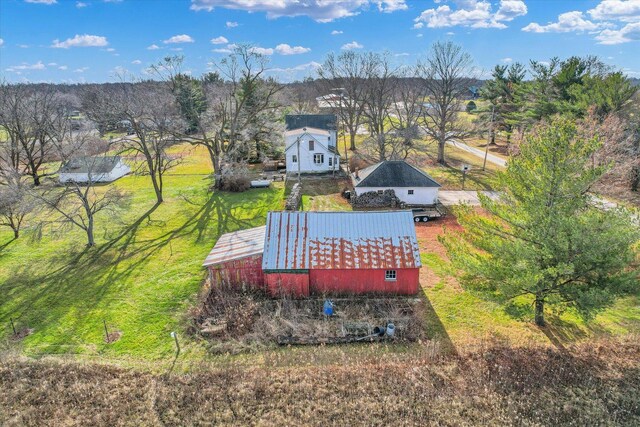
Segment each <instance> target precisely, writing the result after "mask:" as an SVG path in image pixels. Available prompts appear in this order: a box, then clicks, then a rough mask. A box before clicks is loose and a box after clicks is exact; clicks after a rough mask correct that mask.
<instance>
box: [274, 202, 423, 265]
mask: <svg viewBox="0 0 640 427" xmlns="http://www.w3.org/2000/svg"><path fill="white" fill-rule="evenodd" d="M266 227H267V229H266V235H265V245H264V254H263V258H262V268H263V269H264V270H306V269H309V268H317V269H358V268H384V269H394V268H418V267H420V266H421V263H420V252H419V248H418V239H417V238H416V231H415V227H414V223H413V215H412V214H411V212H409V211H386V212H269V213H268V215H267V225H266Z"/></svg>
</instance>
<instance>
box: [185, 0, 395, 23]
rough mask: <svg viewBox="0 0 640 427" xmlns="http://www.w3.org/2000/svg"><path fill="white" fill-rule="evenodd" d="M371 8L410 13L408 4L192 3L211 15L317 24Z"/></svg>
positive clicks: (340, 0)
mask: <svg viewBox="0 0 640 427" xmlns="http://www.w3.org/2000/svg"><path fill="white" fill-rule="evenodd" d="M370 5H376V6H377V8H378V10H379V11H381V12H389V13H390V12H394V11H396V10H404V9H407V5H406V1H405V0H330V1H327V0H306V1H300V0H276V1H274V0H191V9H192V10H206V11H209V12H211V11H212V10H214V9H215V8H217V7H219V8H224V9H235V10H245V11H247V12H266V14H267V18H269V19H274V18H279V17H282V16H308V17H310V18H311V19H314V20H316V21H318V22H329V21H333V20H334V19H339V18H344V17H347V16H354V15H357V14H358V13H360V11H361V10H363V9H366V8H368V7H369V6H370Z"/></svg>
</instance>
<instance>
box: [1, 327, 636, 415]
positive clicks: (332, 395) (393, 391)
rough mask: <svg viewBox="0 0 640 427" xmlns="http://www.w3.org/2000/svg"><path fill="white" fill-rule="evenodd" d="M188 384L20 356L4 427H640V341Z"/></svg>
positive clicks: (301, 369)
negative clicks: (47, 426) (252, 426)
mask: <svg viewBox="0 0 640 427" xmlns="http://www.w3.org/2000/svg"><path fill="white" fill-rule="evenodd" d="M632 338H634V339H627V340H624V341H608V342H601V343H589V344H585V345H582V346H577V347H572V348H568V349H565V350H557V349H549V348H518V349H515V348H509V347H505V346H497V347H488V348H486V349H484V350H482V351H480V352H477V353H473V354H469V355H465V356H452V357H449V358H444V357H441V358H435V359H434V358H423V357H419V356H418V354H419V352H414V353H411V354H404V355H400V354H396V355H389V354H386V355H385V356H384V357H377V358H355V357H345V358H343V359H342V360H340V361H334V363H331V364H328V365H321V366H314V365H312V364H311V365H310V364H306V365H304V364H301V365H295V366H288V367H273V366H269V367H266V366H265V367H254V368H249V367H243V366H242V365H239V364H238V365H233V364H232V365H229V366H225V367H224V368H221V367H220V366H218V367H217V368H216V367H208V368H206V369H205V368H204V367H200V368H199V369H196V370H194V371H193V372H192V373H190V374H188V375H185V374H181V375H177V374H174V375H154V374H150V373H140V372H135V371H132V370H125V369H121V368H115V367H108V366H96V365H82V364H77V363H63V362H56V361H33V360H27V359H24V358H15V357H12V358H10V359H8V360H5V361H4V362H3V363H2V364H1V365H0V390H1V391H0V424H2V425H44V424H51V425H87V424H91V425H121V424H131V425H210V424H215V425H248V424H263V425H327V424H341V425H451V426H453V425H455V426H464V425H524V426H534V425H576V426H584V425H629V426H630V425H638V424H639V423H640V342H639V341H638V340H637V337H632Z"/></svg>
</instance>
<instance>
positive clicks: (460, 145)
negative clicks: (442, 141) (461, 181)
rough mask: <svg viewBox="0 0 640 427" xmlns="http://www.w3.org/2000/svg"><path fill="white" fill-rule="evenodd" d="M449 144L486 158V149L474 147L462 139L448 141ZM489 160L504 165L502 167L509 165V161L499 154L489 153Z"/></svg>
mask: <svg viewBox="0 0 640 427" xmlns="http://www.w3.org/2000/svg"><path fill="white" fill-rule="evenodd" d="M447 144H448V145H450V146H452V147H456V148H459V149H461V150H464V151H466V152H468V153H471V154H473V155H474V156H476V157H479V158H480V159H484V150H481V149H479V148H475V147H472V146H470V145H467V144H465V143H464V142H460V141H447ZM487 162H490V163H493V164H494V165H498V166H502V167H506V166H507V161H506V160H505V159H503V158H502V157H498V156H496V155H494V154H491V153H488V154H487Z"/></svg>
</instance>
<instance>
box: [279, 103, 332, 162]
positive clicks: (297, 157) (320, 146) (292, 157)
mask: <svg viewBox="0 0 640 427" xmlns="http://www.w3.org/2000/svg"><path fill="white" fill-rule="evenodd" d="M285 123H286V128H287V131H286V132H285V159H286V165H287V173H289V174H295V173H297V172H298V171H300V172H301V173H325V172H331V171H337V170H339V169H340V155H339V154H338V152H337V150H336V141H337V138H338V132H337V118H336V116H335V115H333V114H297V115H287V116H286V117H285Z"/></svg>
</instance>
